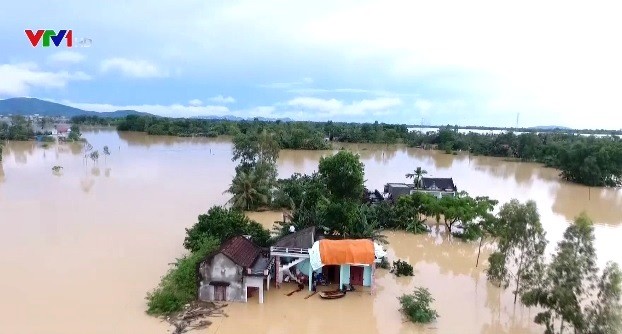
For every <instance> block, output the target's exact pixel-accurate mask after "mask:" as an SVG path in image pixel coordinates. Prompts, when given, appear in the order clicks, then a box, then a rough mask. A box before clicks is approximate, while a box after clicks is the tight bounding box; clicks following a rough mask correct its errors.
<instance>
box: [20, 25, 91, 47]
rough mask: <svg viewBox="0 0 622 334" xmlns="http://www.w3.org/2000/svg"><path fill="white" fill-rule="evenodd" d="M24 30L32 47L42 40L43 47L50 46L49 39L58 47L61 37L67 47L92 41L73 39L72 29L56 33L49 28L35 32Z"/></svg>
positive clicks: (84, 45)
mask: <svg viewBox="0 0 622 334" xmlns="http://www.w3.org/2000/svg"><path fill="white" fill-rule="evenodd" d="M24 32H25V33H26V37H28V40H29V41H30V44H32V46H33V47H37V46H38V45H39V43H40V42H41V41H42V40H43V43H42V46H43V47H44V48H47V47H49V46H50V41H52V43H54V45H55V46H56V47H58V46H60V45H61V43H62V41H63V39H64V40H65V43H66V44H67V47H68V48H71V47H74V44H75V45H77V46H80V47H89V46H91V44H92V42H93V41H92V40H91V39H90V38H82V39H74V38H73V30H59V31H58V33H57V32H55V31H54V30H49V29H48V30H43V29H39V30H37V31H36V32H34V31H33V30H24ZM74 42H75V43H74Z"/></svg>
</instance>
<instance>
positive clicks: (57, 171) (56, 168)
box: [52, 166, 63, 175]
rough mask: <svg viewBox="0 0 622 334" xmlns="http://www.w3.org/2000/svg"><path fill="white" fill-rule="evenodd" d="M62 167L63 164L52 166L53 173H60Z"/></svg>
mask: <svg viewBox="0 0 622 334" xmlns="http://www.w3.org/2000/svg"><path fill="white" fill-rule="evenodd" d="M62 169H63V166H54V167H52V173H54V175H60V172H61V170H62Z"/></svg>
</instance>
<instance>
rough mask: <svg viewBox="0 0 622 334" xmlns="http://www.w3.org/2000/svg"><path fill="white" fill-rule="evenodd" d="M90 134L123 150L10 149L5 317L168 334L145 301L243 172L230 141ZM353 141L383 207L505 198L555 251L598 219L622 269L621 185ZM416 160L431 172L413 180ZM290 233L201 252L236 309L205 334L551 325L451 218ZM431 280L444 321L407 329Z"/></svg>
mask: <svg viewBox="0 0 622 334" xmlns="http://www.w3.org/2000/svg"><path fill="white" fill-rule="evenodd" d="M83 137H84V138H86V139H87V140H88V142H89V143H90V144H91V145H92V146H93V147H96V148H100V149H101V147H103V146H109V147H111V148H112V149H111V151H112V152H111V154H110V156H108V157H107V159H106V160H105V161H104V160H102V159H100V160H98V161H95V160H91V159H85V157H84V154H83V146H82V145H81V144H80V143H67V144H63V145H52V146H50V147H43V146H42V145H41V143H37V142H32V141H30V142H17V141H12V142H8V143H7V145H6V146H5V147H4V153H3V155H4V159H3V162H2V164H0V166H1V167H0V168H1V169H0V214H1V215H2V216H1V217H2V219H0V223H1V224H2V225H3V227H4V228H5V230H7V231H8V233H4V234H2V236H1V237H0V239H1V241H2V242H1V243H0V247H1V248H2V252H3V254H6V256H5V257H4V258H3V259H4V260H3V261H5V262H4V264H5V266H4V267H3V268H4V269H3V270H4V272H3V273H4V275H3V277H5V279H4V280H3V283H2V284H1V285H0V293H2V295H3V296H4V297H3V298H4V300H5V301H6V302H5V303H3V306H2V312H0V323H2V324H6V326H4V328H7V330H8V331H10V332H15V333H21V332H23V333H35V332H45V333H85V332H89V333H111V332H115V333H139V332H165V331H167V330H169V329H170V327H169V325H168V323H166V322H162V321H161V320H160V319H158V318H154V317H150V316H147V315H145V313H144V312H145V299H144V297H145V293H146V292H147V291H148V290H149V289H150V288H152V287H154V286H157V284H158V281H159V277H160V276H162V275H163V274H164V273H166V271H167V270H168V268H170V266H169V265H168V263H170V262H172V261H173V260H174V259H176V258H179V257H180V254H183V253H184V249H183V247H182V243H181V241H183V240H184V236H185V229H190V228H192V226H193V225H194V224H196V222H197V215H200V214H205V213H206V212H207V210H208V209H209V208H210V207H212V206H215V205H216V206H223V205H226V204H227V202H228V201H229V200H230V198H231V195H230V194H223V190H225V189H227V188H228V187H229V186H230V184H231V180H232V179H233V178H234V175H235V167H236V164H235V162H233V161H232V159H231V158H232V150H233V143H232V142H231V140H230V139H229V138H226V137H221V138H212V139H208V138H178V137H168V136H149V135H146V134H144V133H135V132H117V131H115V130H92V131H83ZM343 146H344V148H346V149H347V150H348V151H351V152H354V153H357V154H359V155H360V160H361V162H362V163H363V164H364V171H365V186H366V188H367V189H369V190H368V191H367V192H366V194H367V196H366V200H367V201H368V202H369V203H370V204H371V205H375V204H378V203H380V202H392V201H395V200H396V199H397V198H399V197H400V196H408V195H410V194H411V193H412V192H415V191H421V192H427V193H430V194H431V195H433V196H436V197H443V196H455V195H456V194H457V193H459V192H460V191H467V192H468V193H469V194H470V195H471V196H489V197H490V198H494V199H496V200H498V201H500V203H505V202H508V201H509V200H510V199H512V198H516V199H518V200H520V201H521V202H525V201H528V200H530V199H533V200H535V201H536V203H537V205H538V209H539V213H540V219H541V221H542V225H543V227H544V229H545V230H546V233H547V238H548V239H549V240H550V242H549V245H548V247H547V253H548V254H551V253H552V252H553V251H554V247H555V244H556V243H557V242H558V241H559V240H561V239H562V234H563V232H564V230H565V229H566V227H568V225H569V223H570V222H572V221H573V220H574V219H575V218H576V217H577V216H578V215H579V214H581V212H586V213H587V214H588V215H589V216H590V217H591V218H592V219H593V221H594V224H595V225H594V228H595V238H596V244H595V247H596V252H597V254H598V265H599V267H601V268H602V267H603V266H604V264H605V263H606V262H607V261H610V260H612V261H617V262H622V258H621V257H620V254H619V252H617V250H616V247H615V245H616V240H618V239H619V238H620V237H622V228H620V226H621V225H620V224H621V223H622V211H621V210H620V208H621V207H622V193H621V192H620V190H619V189H615V188H597V187H586V186H581V185H577V184H571V183H567V182H563V181H561V180H560V179H559V177H558V172H557V171H556V170H555V169H552V168H545V167H543V166H541V165H539V164H535V163H524V162H510V161H503V160H502V159H499V158H492V157H481V156H470V155H468V154H464V153H462V154H457V155H452V154H445V153H443V152H439V151H430V150H422V149H416V148H408V147H405V146H401V145H379V144H343ZM336 152H337V151H335V150H317V151H294V150H281V151H280V154H279V157H278V159H277V161H276V163H277V171H278V176H279V178H287V177H289V176H290V175H292V174H294V173H302V174H312V173H313V172H315V171H317V170H318V163H319V161H320V160H321V158H322V157H328V156H331V155H333V154H334V153H336ZM55 165H61V166H63V170H62V173H61V174H59V175H56V174H53V173H51V172H50V168H51V167H52V166H55ZM419 166H420V167H421V169H422V170H426V171H427V175H420V176H421V177H420V178H418V179H415V178H408V177H406V174H409V173H413V170H415V169H416V168H417V167H419ZM104 171H107V172H105V173H104ZM415 180H418V181H415ZM415 182H419V185H418V186H416V185H415ZM198 185H201V186H198ZM290 214H291V213H290ZM246 216H248V217H249V218H250V219H251V220H254V221H257V222H258V223H259V224H261V226H263V227H264V228H266V229H268V230H273V229H274V226H275V222H280V223H287V222H289V221H290V220H291V217H290V215H289V214H288V212H287V211H283V210H278V211H271V210H268V211H261V212H247V213H246ZM9 227H10V228H9ZM292 227H293V226H289V227H287V228H286V229H285V230H283V229H281V232H280V233H281V234H282V236H281V237H279V238H277V239H276V240H275V242H274V243H273V244H272V245H270V246H267V247H266V246H264V245H259V244H258V243H261V242H259V241H258V240H253V238H249V237H248V236H247V235H237V236H234V237H232V238H229V239H228V240H227V242H224V243H222V244H221V245H219V247H218V248H217V249H216V250H215V251H213V252H210V253H209V254H208V255H207V256H205V257H203V258H201V260H200V261H199V262H200V265H199V266H198V268H197V272H196V275H197V289H198V296H199V297H200V299H201V300H205V301H214V302H216V303H220V304H222V303H224V304H227V306H226V307H225V308H224V309H223V310H224V313H225V314H226V315H227V316H226V317H214V318H210V319H209V320H210V322H211V325H210V326H208V327H207V328H205V329H201V330H199V331H198V332H207V333H238V332H241V331H244V330H247V329H248V328H251V327H252V328H258V329H261V331H262V332H266V333H285V332H291V331H298V332H306V333H323V332H334V331H341V332H357V333H508V334H510V333H512V334H515V333H542V332H543V329H542V327H541V326H539V325H536V324H534V322H533V317H534V316H535V314H536V313H537V311H538V309H537V308H527V307H524V306H522V305H521V304H520V303H519V304H516V305H515V304H514V303H513V299H514V296H513V294H512V291H511V290H512V289H501V288H499V287H497V286H496V285H494V284H491V283H490V282H489V281H488V280H487V277H486V271H485V270H486V268H487V263H485V262H486V260H487V259H488V255H489V254H490V253H491V252H492V251H493V246H492V243H488V242H487V243H484V245H483V247H482V249H481V256H480V257H481V259H480V260H479V265H476V264H477V262H478V250H479V249H478V248H479V247H478V246H479V245H478V243H477V242H465V241H462V240H460V239H459V238H456V237H452V236H451V235H449V234H447V233H444V230H445V227H444V226H443V223H440V224H437V223H436V222H435V221H433V220H432V221H430V222H429V224H428V227H429V230H428V231H426V233H420V234H414V233H411V232H408V231H398V230H386V231H383V232H382V234H383V235H384V236H385V237H386V241H387V243H386V244H383V243H380V242H375V241H369V240H368V239H347V240H343V239H339V238H333V237H332V236H331V235H330V234H328V235H327V234H326V233H325V232H326V231H325V230H324V229H322V228H319V227H317V226H313V227H308V228H303V229H297V228H295V227H294V228H292ZM277 228H278V227H277ZM459 230H460V228H459V227H456V231H455V232H456V233H460V231H459ZM33 257H36V258H37V266H33V265H32V263H31V262H30V261H29V259H31V258H33ZM382 257H386V258H387V259H388V260H389V262H392V261H396V260H398V259H399V260H404V261H406V262H408V263H410V264H411V265H412V266H413V269H414V276H400V277H397V276H396V275H394V274H393V273H391V272H390V271H389V270H387V269H382V268H379V267H378V268H377V264H378V262H380V259H381V258H382ZM59 259H62V261H59ZM420 286H423V287H425V288H427V289H429V291H430V293H431V295H432V296H433V298H434V299H435V301H434V302H433V304H432V305H433V307H434V309H435V310H436V311H437V312H438V314H439V318H438V319H437V320H436V321H434V322H432V323H429V324H423V325H419V324H413V323H410V322H409V321H407V320H406V319H405V318H404V316H403V315H402V314H401V313H400V303H399V301H398V297H400V296H402V295H403V294H408V293H412V291H413V289H414V288H415V287H420ZM329 299H335V300H329ZM67 317H71V318H72V320H71V321H68V320H67ZM68 324H70V325H68Z"/></svg>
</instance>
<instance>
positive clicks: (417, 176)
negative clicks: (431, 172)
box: [406, 167, 428, 188]
mask: <svg viewBox="0 0 622 334" xmlns="http://www.w3.org/2000/svg"><path fill="white" fill-rule="evenodd" d="M427 173H428V171H427V170H425V169H423V168H421V167H417V169H415V170H414V173H408V174H406V177H407V178H409V179H410V178H413V179H414V184H415V188H421V179H422V178H423V176H424V175H425V174H427Z"/></svg>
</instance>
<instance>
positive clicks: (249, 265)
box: [198, 236, 271, 303]
mask: <svg viewBox="0 0 622 334" xmlns="http://www.w3.org/2000/svg"><path fill="white" fill-rule="evenodd" d="M262 253H263V251H262V249H261V248H260V247H259V246H257V245H255V244H254V243H253V242H252V241H251V240H249V239H248V238H246V237H244V236H236V237H233V238H231V239H229V240H227V241H226V242H225V243H223V245H222V246H221V247H220V249H218V251H216V252H214V253H212V254H210V255H208V256H207V257H206V258H205V259H204V260H203V261H201V262H200V263H199V268H198V271H199V277H200V279H201V282H200V287H199V299H201V300H204V301H239V302H246V301H247V300H248V296H249V291H250V292H251V293H252V292H253V291H256V292H257V293H258V295H259V303H263V299H264V298H263V297H264V286H266V283H267V282H269V280H270V274H269V272H270V270H269V267H270V264H271V263H270V260H269V258H268V257H266V256H264V254H262ZM266 288H269V286H266Z"/></svg>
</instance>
